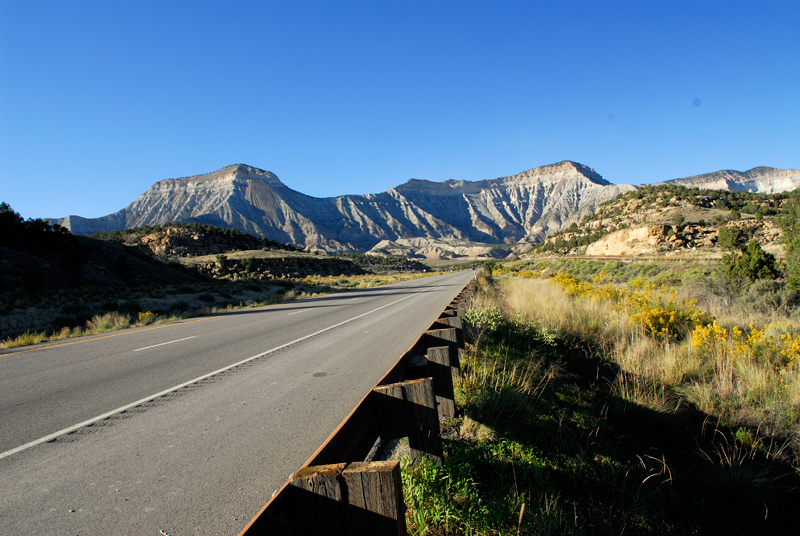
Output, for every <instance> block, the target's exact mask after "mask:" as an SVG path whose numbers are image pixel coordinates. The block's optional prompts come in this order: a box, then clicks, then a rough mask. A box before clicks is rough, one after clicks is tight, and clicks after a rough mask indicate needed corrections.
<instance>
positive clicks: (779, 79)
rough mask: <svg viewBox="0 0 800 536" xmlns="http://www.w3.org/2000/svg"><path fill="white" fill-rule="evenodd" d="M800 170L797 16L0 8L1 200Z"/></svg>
mask: <svg viewBox="0 0 800 536" xmlns="http://www.w3.org/2000/svg"><path fill="white" fill-rule="evenodd" d="M562 160H573V161H576V162H580V163H582V164H585V165H587V166H589V167H592V168H594V169H595V170H596V171H597V172H598V173H600V174H601V175H602V176H603V177H604V178H605V179H607V180H609V181H611V182H613V183H618V184H644V183H651V182H657V181H662V180H669V179H674V178H679V177H687V176H691V175H696V174H700V173H707V172H712V171H717V170H720V169H735V170H739V171H745V170H748V169H751V168H753V167H756V166H771V167H777V168H784V169H797V168H800V2H798V1H797V0H783V1H779V2H772V1H759V2H752V1H748V2H740V1H735V0H730V1H723V2H704V1H700V0H694V1H690V2H681V1H663V2H662V1H656V0H633V1H613V0H608V1H594V2H589V1H582V2H576V1H570V0H562V1H547V2H539V1H534V0H530V1H525V2H515V1H505V2H488V1H487V2H476V1H470V0H459V1H438V0H425V1H419V2H417V1H413V0H408V1H388V0H386V1H383V0H368V1H359V0H346V1H345V0H328V1H306V0H291V1H268V0H260V1H244V0H242V1H236V0H230V1H225V2H222V1H218V0H217V1H213V2H212V1H203V0H195V1H185V2H184V1H177V0H160V1H153V0H136V1H128V0H113V1H107V0H98V1H86V0H72V1H69V2H64V1H63V0H58V1H39V0H0V201H6V202H7V203H9V204H10V205H11V206H12V207H13V208H14V210H16V211H17V212H19V213H21V214H22V216H23V217H26V218H39V217H53V218H54V217H63V216H67V215H73V214H74V215H79V216H84V217H98V216H103V215H106V214H110V213H113V212H116V211H117V210H120V209H121V208H123V207H124V206H126V205H128V204H129V203H131V202H133V201H134V200H135V199H136V198H137V197H138V196H139V195H141V194H142V193H144V192H145V191H146V190H147V189H148V188H149V187H150V186H151V185H152V184H153V183H154V182H156V181H159V180H163V179H168V178H178V177H185V176H191V175H197V174H202V173H208V172H211V171H215V170H217V169H220V168H222V167H225V166H227V165H231V164H236V163H244V164H249V165H251V166H255V167H258V168H261V169H266V170H268V171H272V172H273V173H275V174H276V175H278V177H279V178H280V179H281V180H282V181H283V182H284V184H286V185H287V186H289V187H290V188H292V189H294V190H297V191H300V192H303V193H305V194H308V195H312V196H315V197H330V196H338V195H344V194H363V193H375V192H381V191H384V190H387V189H389V188H392V187H394V186H397V185H399V184H401V183H403V182H405V181H407V180H409V179H411V178H417V179H427V180H431V181H442V180H446V179H465V180H483V179H492V178H496V177H503V176H508V175H513V174H516V173H519V172H522V171H525V170H528V169H531V168H534V167H537V166H542V165H547V164H552V163H556V162H560V161H562Z"/></svg>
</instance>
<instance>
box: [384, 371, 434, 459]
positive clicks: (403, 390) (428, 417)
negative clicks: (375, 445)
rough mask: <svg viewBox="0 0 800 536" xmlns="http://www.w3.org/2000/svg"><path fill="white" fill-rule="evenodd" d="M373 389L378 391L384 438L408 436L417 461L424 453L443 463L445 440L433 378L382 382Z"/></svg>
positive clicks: (412, 454)
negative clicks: (442, 436) (441, 428)
mask: <svg viewBox="0 0 800 536" xmlns="http://www.w3.org/2000/svg"><path fill="white" fill-rule="evenodd" d="M372 392H373V393H375V406H376V411H377V413H378V415H379V418H378V422H379V425H380V430H381V431H380V435H381V437H383V438H387V439H388V438H393V437H408V446H409V447H410V448H411V459H412V461H413V462H414V463H417V462H419V460H420V459H421V458H422V457H423V456H427V457H429V458H433V459H434V460H436V461H437V462H441V460H442V457H443V453H442V439H441V437H439V434H440V430H439V415H438V412H437V411H436V395H435V394H434V392H433V380H432V379H431V378H422V379H419V380H410V381H406V382H402V383H392V384H389V385H379V386H377V387H375V388H374V389H373V390H372Z"/></svg>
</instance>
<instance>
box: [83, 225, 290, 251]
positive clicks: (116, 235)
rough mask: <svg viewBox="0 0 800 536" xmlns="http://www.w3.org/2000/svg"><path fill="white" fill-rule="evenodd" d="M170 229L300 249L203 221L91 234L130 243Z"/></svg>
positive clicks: (256, 246) (235, 241)
mask: <svg viewBox="0 0 800 536" xmlns="http://www.w3.org/2000/svg"><path fill="white" fill-rule="evenodd" d="M168 229H188V230H191V231H196V232H198V233H199V234H202V235H204V236H206V237H211V238H219V239H222V240H224V241H227V242H230V243H231V244H232V246H236V245H240V246H241V245H242V244H247V245H248V246H250V247H249V249H259V248H268V249H283V250H286V251H299V250H298V249H297V248H296V247H295V246H293V245H292V244H284V243H281V242H278V241H277V240H272V239H270V238H266V237H263V236H262V237H256V236H253V235H251V234H249V233H244V232H242V231H240V230H238V229H232V228H222V227H216V226H214V225H206V224H203V223H196V222H192V223H165V224H163V225H153V226H149V227H135V228H131V229H122V230H119V231H112V232H110V233H96V234H93V235H91V236H92V237H93V238H97V239H99V240H114V241H116V242H122V243H128V242H130V241H131V240H139V239H141V238H142V237H144V236H146V235H149V234H161V233H164V232H166V231H167V230H168Z"/></svg>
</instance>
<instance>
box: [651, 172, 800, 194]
mask: <svg viewBox="0 0 800 536" xmlns="http://www.w3.org/2000/svg"><path fill="white" fill-rule="evenodd" d="M664 184H680V185H683V186H688V187H690V188H693V187H696V188H701V189H707V190H729V191H732V192H753V193H757V194H774V193H778V192H785V191H788V190H794V189H795V188H797V187H799V186H800V170H797V169H775V168H771V167H766V166H761V167H756V168H753V169H751V170H748V171H745V172H741V171H734V170H731V169H726V170H722V171H715V172H714V173H705V174H703V175H695V176H693V177H686V178H683V179H673V180H671V181H666V182H665V183H664Z"/></svg>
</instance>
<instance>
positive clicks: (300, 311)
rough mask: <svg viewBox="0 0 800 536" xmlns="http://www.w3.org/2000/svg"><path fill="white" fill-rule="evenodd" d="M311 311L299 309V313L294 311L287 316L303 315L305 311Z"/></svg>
mask: <svg viewBox="0 0 800 536" xmlns="http://www.w3.org/2000/svg"><path fill="white" fill-rule="evenodd" d="M310 310H311V309H300V310H299V311H295V312H293V313H289V314H288V316H292V315H297V314H300V313H305V312H306V311H310Z"/></svg>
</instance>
